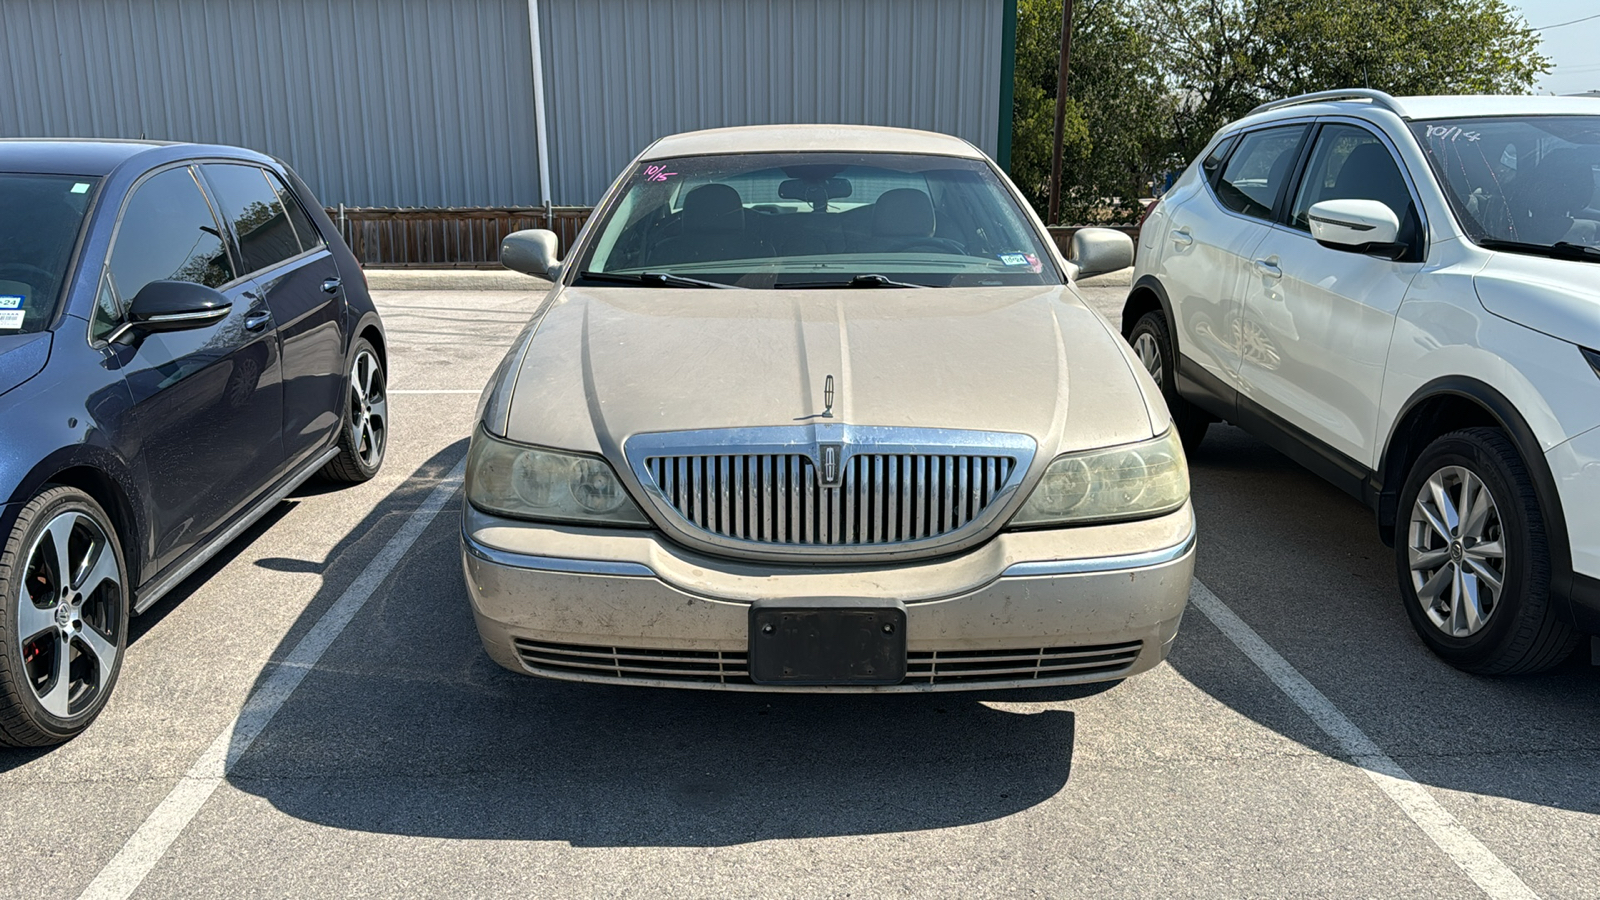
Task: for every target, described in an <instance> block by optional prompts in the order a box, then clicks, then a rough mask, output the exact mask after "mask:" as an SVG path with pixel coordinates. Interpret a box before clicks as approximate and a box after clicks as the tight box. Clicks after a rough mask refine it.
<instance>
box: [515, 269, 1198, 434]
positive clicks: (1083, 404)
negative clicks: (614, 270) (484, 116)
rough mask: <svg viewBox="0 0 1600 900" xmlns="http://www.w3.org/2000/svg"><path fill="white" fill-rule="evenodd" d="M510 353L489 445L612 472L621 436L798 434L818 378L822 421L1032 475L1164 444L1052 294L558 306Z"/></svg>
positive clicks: (1092, 323)
mask: <svg viewBox="0 0 1600 900" xmlns="http://www.w3.org/2000/svg"><path fill="white" fill-rule="evenodd" d="M521 343H522V344H523V346H522V347H521V348H520V354H521V356H520V364H515V365H508V366H507V367H506V369H507V373H506V374H505V375H503V376H502V377H503V378H507V379H510V383H509V384H505V385H501V386H500V388H499V389H500V390H504V389H505V388H507V387H509V388H510V389H511V394H510V396H509V398H506V400H507V401H508V402H498V403H492V404H489V410H490V412H489V415H488V416H486V424H487V426H488V427H489V428H490V430H493V431H496V432H498V433H501V434H504V435H505V436H506V437H509V438H511V439H512V440H516V441H521V442H525V443H530V444H538V445H542V446H547V447H559V448H565V449H571V450H580V451H588V452H601V453H604V454H606V455H608V456H611V457H612V458H613V459H620V458H621V457H620V454H619V452H618V451H619V448H620V447H621V445H622V444H623V442H625V441H626V440H627V439H628V438H629V437H631V436H632V435H634V434H640V433H646V432H662V431H688V430H699V429H712V428H741V427H754V426H770V425H796V424H803V423H807V422H816V421H818V419H817V418H815V417H816V416H817V415H818V414H819V413H822V412H823V411H824V408H825V399H824V386H825V382H826V380H827V377H828V376H830V375H831V376H833V379H834V386H835V393H834V399H833V410H832V411H833V417H832V418H831V419H827V420H823V421H831V422H842V423H848V424H851V425H876V426H913V427H918V428H954V429H970V430H982V431H1002V432H1013V433H1022V434H1026V435H1028V436H1030V437H1032V438H1033V439H1034V440H1035V441H1037V442H1038V444H1039V457H1040V458H1042V459H1044V460H1048V459H1049V458H1050V456H1051V455H1053V454H1054V453H1059V452H1065V451H1070V450H1076V449H1085V448H1091V447H1099V446H1107V445H1111V444H1119V443H1126V442H1129V441H1136V440H1141V439H1144V438H1147V437H1149V436H1151V435H1152V434H1153V433H1155V432H1156V431H1159V430H1163V429H1165V427H1166V412H1165V407H1163V406H1160V405H1159V404H1158V403H1156V402H1154V401H1153V400H1152V399H1151V398H1153V397H1155V396H1156V391H1155V387H1154V383H1153V382H1151V381H1150V379H1149V376H1148V375H1147V374H1145V372H1144V371H1143V370H1142V369H1140V368H1139V367H1138V366H1137V365H1136V364H1135V363H1134V361H1133V358H1132V356H1131V354H1130V353H1129V351H1128V350H1127V348H1126V346H1125V344H1124V342H1123V341H1122V339H1121V338H1120V336H1118V335H1117V334H1116V333H1115V332H1114V331H1113V330H1112V329H1111V328H1110V326H1109V325H1108V324H1107V323H1106V321H1105V320H1104V319H1102V318H1101V317H1100V316H1099V315H1098V314H1097V313H1095V312H1094V311H1092V310H1090V309H1089V308H1088V307H1086V306H1085V305H1084V304H1083V302H1082V301H1081V300H1080V299H1079V298H1078V297H1077V295H1076V294H1075V293H1073V292H1072V290H1071V289H1070V288H1067V287H1063V286H1056V287H1045V288H1041V287H1031V288H981V289H973V290H961V289H921V290H912V289H905V290H896V289H872V290H836V291H835V290H797V291H760V290H749V291H734V290H699V289H678V288H673V289H642V288H567V289H564V290H562V291H560V292H559V293H557V294H555V295H553V296H552V297H550V298H549V299H548V300H547V301H546V306H545V307H544V308H543V309H542V310H541V313H540V318H539V320H538V321H537V322H536V324H535V326H534V328H533V331H532V334H531V337H530V338H529V339H528V340H526V341H524V342H521ZM513 352H514V353H515V352H519V351H513ZM496 409H503V410H505V416H504V418H505V421H504V422H503V423H501V422H496V421H494V418H495V414H494V411H495V410H496ZM497 425H499V426H500V427H496V426H497Z"/></svg>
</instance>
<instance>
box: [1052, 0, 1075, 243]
mask: <svg viewBox="0 0 1600 900" xmlns="http://www.w3.org/2000/svg"><path fill="white" fill-rule="evenodd" d="M1072 2H1073V0H1061V65H1060V67H1059V72H1058V74H1057V75H1056V148H1055V155H1054V157H1053V158H1052V159H1051V161H1050V219H1049V221H1047V222H1045V224H1046V225H1060V224H1061V140H1062V131H1063V130H1064V129H1065V128H1066V124H1067V73H1068V72H1069V71H1070V67H1071V64H1072Z"/></svg>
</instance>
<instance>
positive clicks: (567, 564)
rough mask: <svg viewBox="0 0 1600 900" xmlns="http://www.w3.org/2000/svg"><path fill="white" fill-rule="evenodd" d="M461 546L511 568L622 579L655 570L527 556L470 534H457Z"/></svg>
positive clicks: (651, 573) (628, 564) (638, 565)
mask: <svg viewBox="0 0 1600 900" xmlns="http://www.w3.org/2000/svg"><path fill="white" fill-rule="evenodd" d="M461 546H462V547H465V548H466V550H467V552H468V553H471V554H472V555H473V556H476V557H478V558H479V559H481V560H484V561H485V562H491V563H494V564H495V565H497V566H506V567H507V568H512V569H532V570H534V571H537V572H563V573H566V574H568V575H614V576H617V577H622V578H654V577H656V573H655V572H654V571H653V570H652V569H651V568H650V567H649V566H646V565H643V564H641V563H634V562H614V561H611V560H603V559H564V558H562V557H559V556H529V555H526V554H522V553H509V552H507V551H505V550H496V549H495V548H493V547H485V546H484V545H483V544H480V543H478V542H477V541H475V540H473V539H472V537H471V536H470V535H467V534H463V535H461Z"/></svg>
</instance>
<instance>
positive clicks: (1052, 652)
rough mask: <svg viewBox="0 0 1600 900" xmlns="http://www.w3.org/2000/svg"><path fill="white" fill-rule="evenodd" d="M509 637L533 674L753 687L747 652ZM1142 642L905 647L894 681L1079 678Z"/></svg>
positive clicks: (1134, 656) (906, 684) (1127, 658)
mask: <svg viewBox="0 0 1600 900" xmlns="http://www.w3.org/2000/svg"><path fill="white" fill-rule="evenodd" d="M514 643H515V644H516V648H517V654H518V655H519V656H520V657H521V658H522V663H523V665H525V666H527V667H528V669H529V671H532V672H534V673H536V674H541V675H551V676H556V677H560V676H563V675H565V676H568V677H574V678H579V679H582V680H586V681H598V680H610V679H617V680H633V681H641V680H642V681H651V682H657V683H659V682H672V683H679V684H685V685H699V686H707V687H711V686H717V685H726V686H732V687H743V688H746V689H749V688H751V687H753V682H751V681H750V665H749V655H748V654H746V653H745V652H744V651H726V650H653V649H643V648H636V647H635V648H630V647H602V646H590V645H586V644H556V643H550V642H547V641H530V640H525V639H522V638H518V639H516V640H515V642H514ZM1143 647H1144V644H1143V642H1142V641H1130V642H1127V643H1122V644H1105V645H1098V646H1083V647H1044V648H1024V649H1017V650H912V651H911V652H909V653H907V654H906V678H905V681H903V682H901V683H900V685H897V686H894V687H899V688H901V689H915V688H916V687H917V686H918V685H934V686H937V685H949V686H954V685H964V686H970V687H974V688H977V687H983V686H984V685H1011V686H1015V685H1016V684H1017V683H1018V682H1029V681H1037V682H1042V683H1060V682H1064V681H1082V680H1088V679H1093V678H1097V677H1104V676H1108V675H1115V674H1116V673H1117V672H1120V671H1123V670H1125V669H1128V668H1131V667H1132V666H1133V664H1134V663H1135V662H1137V661H1138V659H1139V651H1140V650H1142V649H1143ZM894 687H890V688H888V689H889V690H893V689H894ZM779 689H780V690H782V689H783V688H779ZM923 689H924V690H926V688H923ZM880 690H881V689H880Z"/></svg>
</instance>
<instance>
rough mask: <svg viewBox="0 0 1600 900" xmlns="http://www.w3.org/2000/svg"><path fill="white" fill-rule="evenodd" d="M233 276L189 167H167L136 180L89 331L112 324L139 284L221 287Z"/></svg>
mask: <svg viewBox="0 0 1600 900" xmlns="http://www.w3.org/2000/svg"><path fill="white" fill-rule="evenodd" d="M233 279H234V271H233V264H232V263H231V262H230V261H229V259H228V251H227V248H226V247H225V246H224V245H223V242H222V228H221V226H219V225H218V224H217V219H216V217H215V216H214V215H212V213H211V204H209V203H207V202H206V196H205V194H204V193H202V192H201V190H200V185H199V184H198V183H196V182H195V179H194V173H193V171H191V170H190V169H189V168H187V167H184V168H180V169H168V170H167V171H165V172H162V173H160V174H159V175H156V176H154V177H152V178H150V179H149V180H147V181H145V183H144V184H141V185H139V187H138V189H137V190H136V191H134V194H133V197H132V199H130V200H129V201H128V205H127V206H126V207H124V208H123V211H122V223H121V224H120V225H119V226H118V227H117V237H116V243H115V244H114V245H113V246H112V247H111V263H110V266H109V267H108V269H107V273H106V278H105V280H104V281H103V282H102V283H101V285H100V296H99V297H98V298H97V301H96V304H95V310H96V312H95V321H94V325H93V330H92V334H93V335H94V336H95V337H96V338H97V339H98V338H100V337H103V336H104V335H105V334H107V333H109V332H110V331H111V329H113V328H115V327H116V326H117V324H118V323H120V322H121V320H122V316H123V315H124V314H125V313H126V312H127V309H128V304H129V303H130V302H132V300H133V298H134V296H135V295H137V294H138V293H139V290H140V288H143V287H144V286H145V285H147V284H149V283H150V282H152V281H192V282H195V283H197V284H203V285H206V286H207V287H221V286H223V285H225V284H227V283H228V282H230V281H232V280H233Z"/></svg>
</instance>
